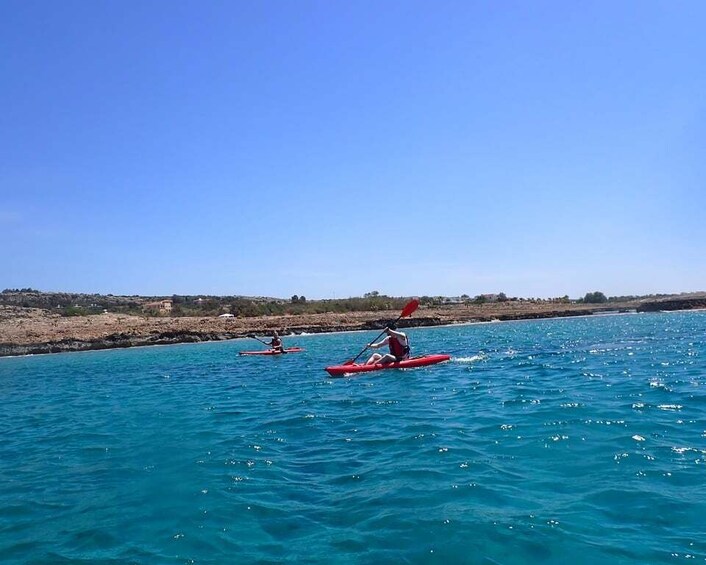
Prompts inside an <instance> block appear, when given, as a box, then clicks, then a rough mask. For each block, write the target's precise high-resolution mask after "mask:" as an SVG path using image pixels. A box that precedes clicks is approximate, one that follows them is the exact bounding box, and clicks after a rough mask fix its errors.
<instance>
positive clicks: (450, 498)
mask: <svg viewBox="0 0 706 565" xmlns="http://www.w3.org/2000/svg"><path fill="white" fill-rule="evenodd" d="M375 335H376V333H375V332H372V333H347V334H336V335H319V336H300V337H296V338H289V339H286V340H285V343H286V345H287V346H293V345H300V346H303V347H305V348H306V352H304V353H300V354H292V355H288V356H282V357H275V358H268V357H264V358H258V357H238V355H237V352H238V351H239V350H242V349H253V348H254V347H253V345H255V342H253V341H251V340H236V341H231V342H226V343H208V344H198V345H180V346H171V347H153V348H139V349H131V350H119V351H105V352H88V353H76V354H61V355H54V356H39V357H25V358H13V359H0V395H1V396H0V399H1V402H0V561H2V562H3V563H47V562H51V563H69V562H80V561H83V562H86V563H102V562H105V563H108V562H109V563H244V562H254V561H258V562H282V561H292V562H294V561H305V562H309V563H317V562H318V563H331V562H337V563H381V562H394V563H422V562H423V563H444V564H446V565H447V564H448V563H488V564H501V563H502V564H512V563H550V564H552V563H556V564H559V563H567V562H571V563H572V564H577V563H646V562H650V563H680V562H685V563H691V562H704V561H706V534H705V532H706V366H705V361H706V345H705V336H706V313H704V312H692V313H671V314H649V315H620V316H602V317H589V318H577V319H562V320H545V321H531V322H510V323H495V324H484V325H473V326H455V327H444V328H427V329H411V330H409V335H410V337H411V339H412V345H413V349H414V352H415V353H422V352H424V353H432V352H433V353H450V354H451V355H452V356H453V358H452V361H451V362H449V363H446V364H443V365H437V366H434V367H427V368H422V369H415V370H409V371H386V372H381V373H374V374H369V375H364V376H358V377H354V378H347V379H329V378H327V375H326V373H325V372H324V371H323V367H324V366H326V365H329V364H337V363H338V362H340V361H342V360H344V359H346V358H349V357H351V356H352V355H353V354H355V353H357V352H358V351H359V349H360V348H361V347H362V345H363V344H364V343H365V342H366V340H369V339H371V338H372V337H374V336H375ZM255 347H257V345H255Z"/></svg>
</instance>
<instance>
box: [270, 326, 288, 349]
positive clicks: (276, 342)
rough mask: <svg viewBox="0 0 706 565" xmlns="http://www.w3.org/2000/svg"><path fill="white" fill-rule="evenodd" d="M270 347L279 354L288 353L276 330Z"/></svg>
mask: <svg viewBox="0 0 706 565" xmlns="http://www.w3.org/2000/svg"><path fill="white" fill-rule="evenodd" d="M268 345H269V346H270V347H271V348H272V349H273V351H277V352H279V353H286V351H285V350H284V345H282V338H280V337H279V334H278V333H277V330H274V331H273V332H272V340H270V343H269V344H268Z"/></svg>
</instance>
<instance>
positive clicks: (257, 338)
mask: <svg viewBox="0 0 706 565" xmlns="http://www.w3.org/2000/svg"><path fill="white" fill-rule="evenodd" d="M248 337H249V338H252V339H256V340H257V341H259V342H260V343H263V344H265V345H270V344H269V343H267V342H266V341H262V340H261V339H260V338H259V337H255V336H254V335H249V336H248Z"/></svg>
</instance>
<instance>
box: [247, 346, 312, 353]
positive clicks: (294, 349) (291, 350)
mask: <svg viewBox="0 0 706 565" xmlns="http://www.w3.org/2000/svg"><path fill="white" fill-rule="evenodd" d="M300 351H304V348H303V347H288V348H286V349H285V350H284V353H299V352H300ZM240 355H282V351H278V350H277V349H261V350H260V351H241V352H240Z"/></svg>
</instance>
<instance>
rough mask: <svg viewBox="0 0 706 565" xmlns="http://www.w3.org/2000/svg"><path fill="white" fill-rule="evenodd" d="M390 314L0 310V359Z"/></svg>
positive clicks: (551, 314) (548, 309)
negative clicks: (249, 315)
mask: <svg viewBox="0 0 706 565" xmlns="http://www.w3.org/2000/svg"><path fill="white" fill-rule="evenodd" d="M694 308H706V293H698V294H696V295H686V296H672V297H669V298H663V299H659V300H639V301H627V302H621V303H617V304H616V303H611V304H601V305H596V304H575V303H568V304H564V303H547V302H544V303H542V302H539V303H532V302H522V303H519V302H505V303H491V304H470V305H469V304H455V305H445V306H432V307H425V306H422V307H420V308H419V309H418V310H417V312H416V313H415V314H414V315H413V316H412V317H411V318H407V319H404V320H402V321H401V323H400V326H401V327H422V326H439V325H448V324H462V323H478V322H490V321H508V320H525V319H539V318H557V317H567V316H585V315H592V314H601V313H608V312H656V311H664V310H688V309H694ZM396 314H397V312H396V311H395V312H391V311H384V312H354V313H344V314H334V313H326V314H302V315H284V316H260V317H252V318H225V319H223V318H218V317H169V316H165V317H154V316H152V317H148V316H128V315H118V314H113V313H103V314H96V315H91V316H75V317H62V316H59V315H57V314H53V313H51V312H50V311H48V310H42V309H38V308H22V307H16V306H1V307H0V357H2V356H17V355H37V354H45V353H62V352H70V351H91V350H100V349H116V348H127V347H136V346H147V345H167V344H176V343H194V342H203V341H222V340H229V339H236V338H243V337H247V335H248V334H257V335H260V336H267V335H270V334H271V332H272V331H273V330H275V329H277V330H278V331H280V332H281V333H282V334H284V335H290V336H291V335H297V334H302V333H307V334H312V333H322V332H340V331H355V330H375V329H380V328H381V327H382V325H383V323H384V321H386V320H388V319H390V318H394V317H396Z"/></svg>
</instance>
